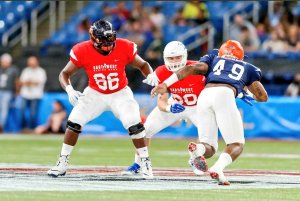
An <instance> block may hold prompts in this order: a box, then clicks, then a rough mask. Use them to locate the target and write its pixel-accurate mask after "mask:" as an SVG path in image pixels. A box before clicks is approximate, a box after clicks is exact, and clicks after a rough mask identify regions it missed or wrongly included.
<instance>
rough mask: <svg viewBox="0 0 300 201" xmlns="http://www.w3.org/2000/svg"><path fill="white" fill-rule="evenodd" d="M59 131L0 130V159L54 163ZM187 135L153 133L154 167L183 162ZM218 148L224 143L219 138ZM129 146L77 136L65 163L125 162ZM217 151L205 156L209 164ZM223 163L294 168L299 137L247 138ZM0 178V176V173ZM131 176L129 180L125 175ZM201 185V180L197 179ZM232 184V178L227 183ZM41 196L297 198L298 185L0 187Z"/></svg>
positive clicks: (36, 200)
mask: <svg viewBox="0 0 300 201" xmlns="http://www.w3.org/2000/svg"><path fill="white" fill-rule="evenodd" d="M62 140H63V136H32V135H24V136H21V135H0V147H1V152H0V164H6V163H8V164H18V163H26V164H41V165H49V166H50V165H54V164H55V162H56V160H57V157H58V155H59V152H60V149H61V144H62ZM190 141H191V139H153V140H152V144H151V149H150V155H151V158H152V165H153V167H154V168H156V167H163V168H188V164H187V160H188V158H189V156H188V153H187V144H188V143H189V142H190ZM219 145H220V147H219V152H220V150H222V148H223V147H224V144H223V142H222V141H220V144H219ZM133 154H134V149H133V145H132V143H131V141H130V140H129V138H128V139H127V138H100V137H89V136H82V137H81V138H80V139H79V142H78V144H77V146H76V148H75V149H74V151H73V154H72V157H71V160H70V164H71V165H91V166H128V165H130V164H131V163H132V162H133ZM216 159H217V156H215V157H213V158H212V159H209V160H208V163H209V165H212V164H213V162H214V161H215V160H216ZM228 169H260V170H282V171H298V172H300V142H299V141H298V142H295V141H247V142H246V146H245V150H244V152H243V154H242V156H241V157H240V158H239V159H238V160H237V161H235V162H234V163H233V164H231V165H230V166H229V167H228ZM0 182H1V179H0ZM129 182H131V181H129ZM132 182H133V181H132ZM201 185H203V184H201ZM232 185H234V184H232ZM15 200H18V201H19V200H21V201H27V200H28V201H29V200H30V201H40V200H41V201H42V200H56V201H59V200H72V201H83V200H109V201H112V200H122V201H127V200H128V201H129V200H155V201H160V200H222V201H226V200H230V201H232V200H235V201H236V200H237V201H239V200H281V201H282V200H300V188H280V187H279V188H276V189H265V188H264V189H232V188H226V187H224V188H216V189H210V190H207V189H206V190H168V191H167V190H164V191H157V190H155V191H154V190H153V191H99V192H98V191H80V192H79V191H78V192H77V191H71V192H70V191H66V192H63V193H62V192H55V191H51V192H47V191H39V192H30V191H29V192H28V191H27V192H26V191H25V192H21V191H18V192H6V191H1V189H0V201H15Z"/></svg>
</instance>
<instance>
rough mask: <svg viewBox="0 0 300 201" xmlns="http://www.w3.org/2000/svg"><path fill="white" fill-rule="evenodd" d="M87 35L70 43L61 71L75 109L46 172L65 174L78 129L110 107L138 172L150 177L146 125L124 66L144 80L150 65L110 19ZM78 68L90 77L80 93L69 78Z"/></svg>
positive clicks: (101, 21)
mask: <svg viewBox="0 0 300 201" xmlns="http://www.w3.org/2000/svg"><path fill="white" fill-rule="evenodd" d="M89 33H90V40H88V41H83V42H80V43H78V44H76V45H75V46H73V48H72V50H71V52H70V61H69V62H68V63H67V65H66V66H65V67H64V69H63V70H62V71H61V73H60V75H59V81H60V83H61V85H62V87H63V88H64V89H65V90H66V92H67V93H68V96H69V101H70V103H71V104H72V105H73V106H74V108H73V110H72V112H71V114H70V116H69V118H68V122H67V129H66V132H65V138H64V143H63V146H62V150H61V154H60V157H59V160H58V162H57V164H56V166H54V167H53V168H51V169H50V170H49V171H48V175H49V176H53V177H57V176H63V175H65V174H66V171H67V166H68V161H69V158H70V154H71V152H72V150H73V148H74V146H75V144H76V142H77V139H78V136H79V133H80V132H81V129H82V127H83V126H84V125H85V124H86V123H88V122H89V121H91V120H93V119H94V118H96V117H97V116H99V115H101V114H102V113H103V112H104V111H107V110H110V111H112V112H113V113H114V115H115V116H116V117H117V118H118V119H120V121H121V122H122V124H123V126H124V127H125V128H126V129H128V133H129V135H130V137H131V139H132V141H133V144H134V146H135V148H136V150H137V152H138V153H139V155H140V156H141V158H140V160H141V161H140V163H141V169H142V171H141V173H142V176H143V177H144V178H145V179H151V178H152V177H153V174H152V166H151V161H150V159H149V155H148V149H147V146H146V143H145V128H144V125H143V124H142V123H141V118H140V112H139V105H138V103H137V102H136V101H135V99H134V97H133V93H132V91H131V89H130V88H129V87H128V86H127V84H128V81H127V77H126V74H125V66H126V65H127V64H131V65H132V66H134V67H135V68H137V69H139V70H140V71H141V73H142V74H143V75H144V76H145V77H146V76H147V78H148V80H151V79H152V77H151V76H152V73H153V70H152V68H151V66H150V65H149V63H148V62H146V61H144V60H143V59H142V58H141V57H140V56H139V55H138V54H137V46H136V44H135V43H133V42H131V41H129V40H126V39H122V38H116V32H115V31H114V30H113V28H112V25H111V23H110V22H108V21H105V20H99V21H96V22H95V23H93V25H92V26H91V27H90V30H89ZM81 68H83V69H84V70H85V72H86V73H87V75H88V78H89V82H88V86H87V87H86V88H85V90H84V92H83V93H81V92H79V91H76V90H75V89H73V87H72V85H71V83H70V77H71V76H72V75H74V74H75V73H76V72H77V71H78V70H80V69H81ZM152 82H155V80H154V81H152Z"/></svg>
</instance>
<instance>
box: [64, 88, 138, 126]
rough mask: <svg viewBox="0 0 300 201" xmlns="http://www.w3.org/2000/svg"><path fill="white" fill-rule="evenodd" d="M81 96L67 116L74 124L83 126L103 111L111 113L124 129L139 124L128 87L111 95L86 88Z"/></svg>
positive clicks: (134, 103) (136, 109)
mask: <svg viewBox="0 0 300 201" xmlns="http://www.w3.org/2000/svg"><path fill="white" fill-rule="evenodd" d="M83 94H84V96H81V97H80V98H79V100H78V103H77V105H76V106H75V107H74V108H73V110H72V112H71V114H70V116H69V120H70V121H72V122H74V123H77V124H79V125H81V126H84V125H85V124H86V123H88V122H89V121H91V120H93V119H95V118H96V117H98V116H99V115H101V114H102V113H103V112H104V111H112V112H113V113H114V115H115V116H116V117H117V118H118V119H119V120H120V121H121V122H122V124H123V126H124V128H126V129H128V128H129V127H130V126H133V125H136V124H138V123H140V122H141V117H140V110H139V105H138V103H137V102H136V100H135V99H134V97H133V93H132V91H131V89H130V88H129V87H128V86H127V87H125V88H124V89H121V90H120V91H117V92H115V93H112V94H102V93H99V92H97V91H96V90H94V89H92V88H90V87H87V88H85V90H84V92H83Z"/></svg>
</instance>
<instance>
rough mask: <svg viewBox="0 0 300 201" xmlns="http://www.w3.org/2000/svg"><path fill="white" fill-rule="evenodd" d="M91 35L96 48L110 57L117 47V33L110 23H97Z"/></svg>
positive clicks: (91, 28) (90, 31) (92, 27)
mask: <svg viewBox="0 0 300 201" xmlns="http://www.w3.org/2000/svg"><path fill="white" fill-rule="evenodd" d="M89 33H90V37H91V40H92V42H93V45H94V47H95V48H96V49H97V50H98V51H99V52H100V53H101V54H103V55H108V54H109V53H110V52H111V51H112V50H113V49H114V47H115V46H116V32H115V31H113V29H112V25H111V23H109V22H108V21H105V20H99V21H97V22H95V23H94V24H93V25H92V26H91V27H90V30H89Z"/></svg>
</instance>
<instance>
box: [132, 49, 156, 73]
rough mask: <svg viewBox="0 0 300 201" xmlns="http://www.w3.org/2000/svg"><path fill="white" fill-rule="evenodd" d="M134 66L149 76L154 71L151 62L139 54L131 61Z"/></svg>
mask: <svg viewBox="0 0 300 201" xmlns="http://www.w3.org/2000/svg"><path fill="white" fill-rule="evenodd" d="M130 64H131V65H132V66H133V67H134V68H136V69H139V70H140V71H141V72H142V74H143V75H144V76H145V77H147V75H149V74H150V73H153V70H152V67H151V66H150V64H149V63H148V62H147V61H145V60H144V59H142V58H141V57H140V56H139V55H138V54H137V55H136V56H135V57H134V59H133V61H132V62H131V63H130Z"/></svg>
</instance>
